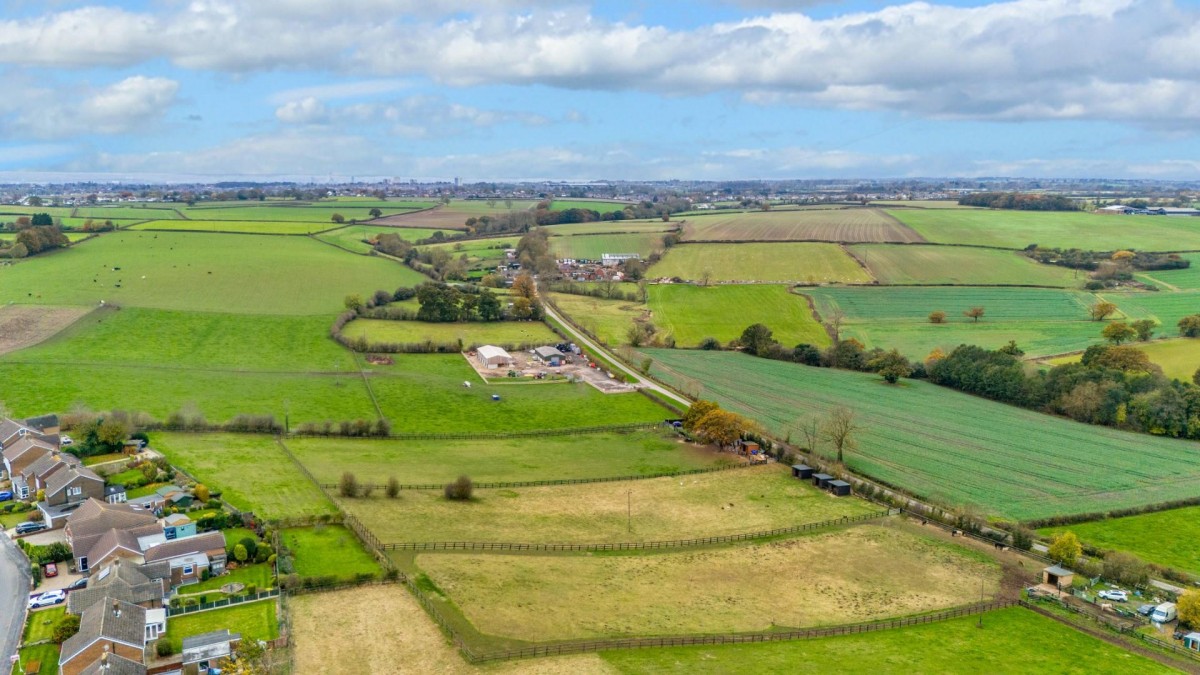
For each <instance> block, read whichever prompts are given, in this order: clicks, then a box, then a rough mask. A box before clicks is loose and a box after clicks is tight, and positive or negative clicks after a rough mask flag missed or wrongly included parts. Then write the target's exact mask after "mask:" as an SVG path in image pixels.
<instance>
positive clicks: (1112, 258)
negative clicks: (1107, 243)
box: [1023, 244, 1192, 273]
mask: <svg viewBox="0 0 1200 675" xmlns="http://www.w3.org/2000/svg"><path fill="white" fill-rule="evenodd" d="M1023 253H1024V254H1025V255H1026V256H1028V257H1030V258H1033V259H1034V260H1036V261H1038V262H1040V263H1044V264H1047V265H1058V266H1060V267H1069V268H1071V269H1080V270H1088V271H1096V270H1102V269H1103V268H1104V267H1105V266H1109V265H1111V266H1112V267H1114V268H1115V269H1114V272H1118V273H1119V272H1120V271H1121V268H1122V267H1125V268H1127V269H1128V270H1138V271H1150V270H1179V269H1186V268H1188V267H1191V265H1192V261H1190V260H1187V259H1185V258H1183V257H1181V256H1179V255H1177V254H1175V253H1147V252H1145V251H1085V250H1083V249H1078V248H1066V249H1063V248H1044V247H1041V246H1038V245H1037V244H1031V245H1030V246H1028V247H1027V248H1026V249H1025V250H1024V251H1023Z"/></svg>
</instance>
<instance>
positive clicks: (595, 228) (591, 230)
mask: <svg viewBox="0 0 1200 675" xmlns="http://www.w3.org/2000/svg"><path fill="white" fill-rule="evenodd" d="M543 229H545V230H546V232H548V233H549V234H550V236H552V237H554V236H572V235H578V234H617V233H637V232H659V233H661V234H666V233H667V232H670V231H672V230H674V229H675V224H674V223H664V222H663V221H661V220H605V221H601V222H596V223H567V224H565V225H545V226H543Z"/></svg>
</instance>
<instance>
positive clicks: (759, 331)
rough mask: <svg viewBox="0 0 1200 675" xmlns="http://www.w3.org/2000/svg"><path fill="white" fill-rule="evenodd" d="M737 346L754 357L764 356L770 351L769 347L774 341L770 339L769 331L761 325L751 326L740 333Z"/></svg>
mask: <svg viewBox="0 0 1200 675" xmlns="http://www.w3.org/2000/svg"><path fill="white" fill-rule="evenodd" d="M738 344H740V345H741V346H742V349H744V350H746V351H747V352H749V353H751V354H754V355H755V356H766V355H767V354H768V353H770V351H771V347H772V346H774V345H775V344H778V343H776V342H775V339H774V338H773V337H771V329H770V328H767V327H766V326H765V325H763V324H761V323H756V324H751V325H750V326H747V327H746V330H744V331H742V336H741V337H740V338H738Z"/></svg>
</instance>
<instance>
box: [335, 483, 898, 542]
mask: <svg viewBox="0 0 1200 675" xmlns="http://www.w3.org/2000/svg"><path fill="white" fill-rule="evenodd" d="M376 494H377V495H378V493H376ZM341 503H342V506H343V507H345V508H346V509H347V510H348V511H349V512H350V513H353V514H354V515H355V516H357V517H358V518H359V519H360V520H361V521H362V522H363V524H364V525H366V527H367V528H368V529H370V530H371V531H372V532H373V533H375V534H376V535H377V536H378V537H379V539H380V541H384V542H404V541H501V542H522V543H525V542H528V543H550V542H574V543H599V542H623V541H656V540H664V539H688V538H692V537H707V536H714V535H723V534H736V533H740V532H757V531H761V530H770V529H774V528H778V527H787V526H790V525H800V524H803V523H812V522H817V521H823V520H828V519H831V518H840V517H842V516H850V515H858V514H861V513H868V512H873V511H876V510H878V509H877V507H874V506H872V505H871V504H869V503H867V502H865V501H862V500H858V499H835V498H832V497H830V496H829V495H828V494H827V493H825V492H823V491H821V490H818V489H817V488H814V487H813V486H812V485H811V484H809V483H808V482H806V481H798V480H796V479H794V478H792V477H791V472H790V471H789V470H787V469H785V468H784V467H781V466H778V465H770V466H763V467H756V468H748V469H738V470H736V471H728V472H718V473H708V474H696V475H693V476H681V477H676V478H650V479H646V480H638V481H629V482H615V483H587V484H582V485H562V486H550V487H535V488H519V489H512V490H483V489H477V490H475V498H474V499H473V500H472V501H471V502H467V503H463V502H451V501H448V500H446V499H445V498H444V497H443V496H442V495H441V493H438V492H405V493H402V495H401V497H400V498H399V499H387V498H385V497H381V496H377V497H372V498H370V499H347V500H342V501H341ZM630 513H632V517H631V516H630ZM630 527H631V528H632V532H630V531H629V529H630Z"/></svg>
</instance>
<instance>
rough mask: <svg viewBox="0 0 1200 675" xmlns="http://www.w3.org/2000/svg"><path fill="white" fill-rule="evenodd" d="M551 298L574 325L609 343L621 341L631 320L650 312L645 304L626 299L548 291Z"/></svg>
mask: <svg viewBox="0 0 1200 675" xmlns="http://www.w3.org/2000/svg"><path fill="white" fill-rule="evenodd" d="M550 297H551V298H552V299H553V300H554V303H555V304H556V305H558V308H559V309H560V310H562V311H563V313H565V314H566V315H567V316H569V317H571V319H572V320H574V321H575V323H576V324H577V325H579V326H582V327H583V328H584V329H585V330H587V331H588V332H590V333H591V334H593V335H595V336H596V337H598V338H600V339H601V340H602V341H604V342H605V343H606V344H609V345H612V346H616V345H621V344H624V343H625V341H626V338H625V336H626V331H628V330H629V326H630V325H632V322H633V320H634V319H636V318H639V317H642V316H644V315H645V313H646V312H648V311H650V308H649V307H647V306H646V305H643V304H641V303H637V302H630V301H628V300H606V299H603V298H593V297H589V296H586V295H571V294H569V293H551V294H550Z"/></svg>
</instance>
